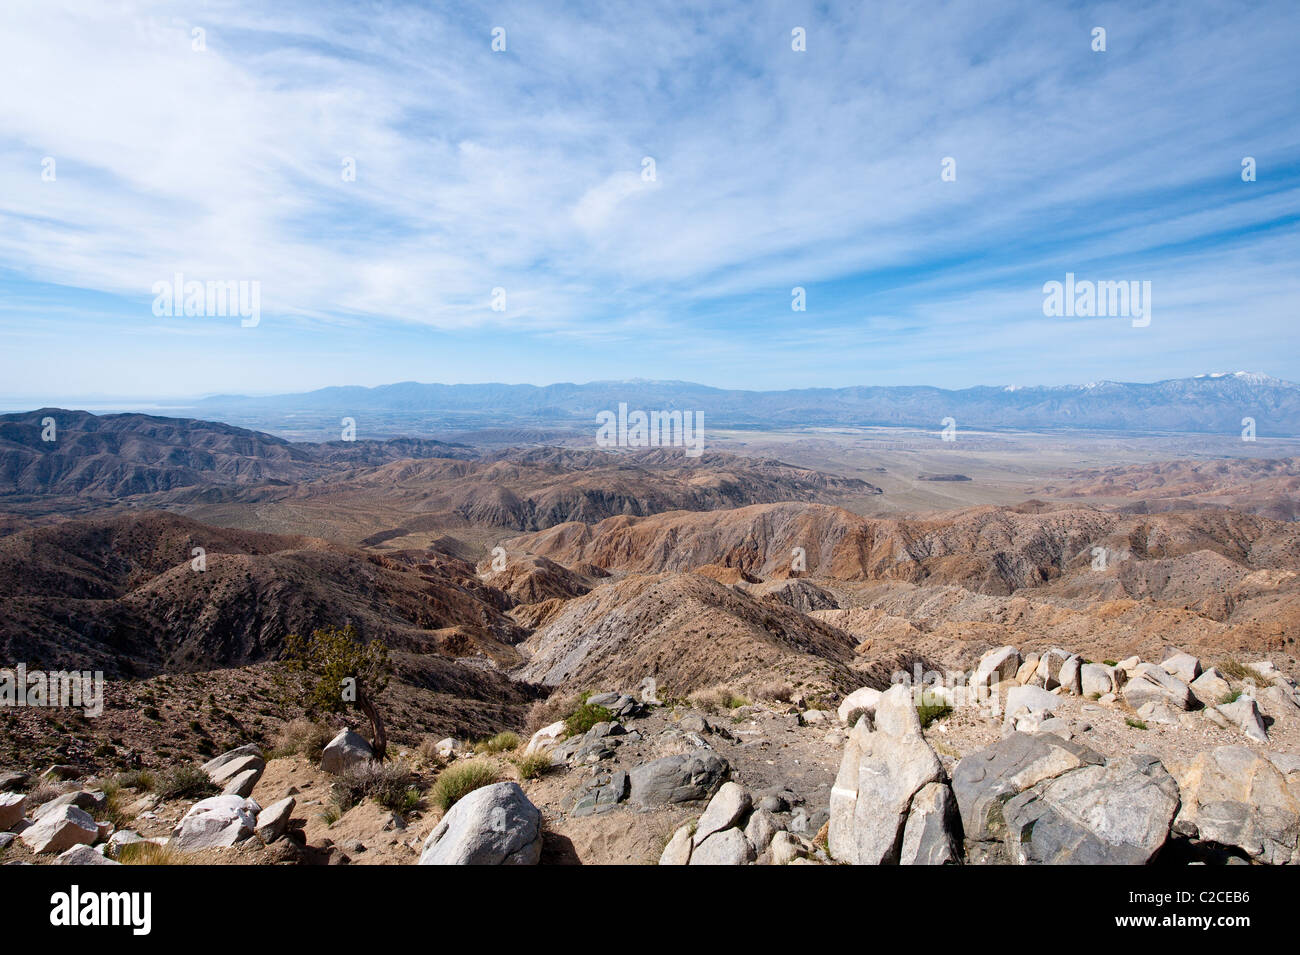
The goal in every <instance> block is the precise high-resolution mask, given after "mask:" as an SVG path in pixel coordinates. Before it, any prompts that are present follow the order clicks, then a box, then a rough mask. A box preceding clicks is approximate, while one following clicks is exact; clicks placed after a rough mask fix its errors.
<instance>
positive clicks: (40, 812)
mask: <svg viewBox="0 0 1300 955" xmlns="http://www.w3.org/2000/svg"><path fill="white" fill-rule="evenodd" d="M106 805H108V799H107V797H106V796H105V795H104V794H103V793H102V792H100V791H98V790H88V789H81V790H78V791H77V792H70V793H64V794H63V795H61V796H55V797H54V798H53V799H51V800H50V801H49V802H45V803H42V804H41V805H39V806H37V807H36V808H35V809H34V810H33V811H32V818H33V819H40V818H41V817H42V816H45V815H48V814H49V813H52V812H58V811H59V810H60V809H62V808H63V807H64V806H76V807H77V808H78V809H84V810H86V812H88V813H91V814H92V815H93V814H94V813H97V812H100V811H102V810H103V809H104V807H105V806H106Z"/></svg>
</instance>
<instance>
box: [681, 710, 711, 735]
mask: <svg viewBox="0 0 1300 955" xmlns="http://www.w3.org/2000/svg"><path fill="white" fill-rule="evenodd" d="M677 728H678V729H680V730H681V731H682V732H684V733H699V734H700V735H705V734H707V733H711V732H713V727H712V726H710V725H709V721H708V720H706V719H705V718H704V717H703V716H701V715H700V714H699V713H687V714H686V715H685V716H683V717H682V718H681V719H680V720H678V721H677Z"/></svg>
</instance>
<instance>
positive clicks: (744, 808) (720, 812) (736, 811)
mask: <svg viewBox="0 0 1300 955" xmlns="http://www.w3.org/2000/svg"><path fill="white" fill-rule="evenodd" d="M750 805H751V800H750V798H749V793H747V792H745V790H744V788H743V787H742V786H741V785H740V784H739V783H732V782H727V783H723V784H722V786H721V787H720V788H719V789H718V791H717V793H716V794H715V795H714V797H713V798H712V799H710V800H709V805H708V806H707V807H706V808H705V810H704V815H702V816H700V819H699V822H698V823H696V825H695V834H694V835H693V836H692V837H691V844H692V845H694V846H697V847H698V846H699V844H700V843H701V842H703V841H704V840H705V839H707V838H708V837H709V836H711V835H713V834H714V833H715V832H721V831H722V830H723V829H730V828H732V827H733V826H734V825H736V823H738V822H739V821H740V819H741V817H743V816H744V815H745V813H747V812H749V807H750Z"/></svg>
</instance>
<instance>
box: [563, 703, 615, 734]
mask: <svg viewBox="0 0 1300 955" xmlns="http://www.w3.org/2000/svg"><path fill="white" fill-rule="evenodd" d="M613 718H614V714H613V713H611V712H610V711H609V710H607V709H605V707H603V706H597V705H596V704H594V703H583V704H581V705H580V706H579V707H578V708H577V709H576V710H574V711H573V712H572V713H570V714H569V716H568V718H567V719H566V720H565V721H564V735H565V736H566V737H568V736H577V735H578V734H580V733H585V732H587V730H589V729H591V728H592V727H593V726H595V725H596V724H597V723H608V722H609V721H610V720H612V719H613Z"/></svg>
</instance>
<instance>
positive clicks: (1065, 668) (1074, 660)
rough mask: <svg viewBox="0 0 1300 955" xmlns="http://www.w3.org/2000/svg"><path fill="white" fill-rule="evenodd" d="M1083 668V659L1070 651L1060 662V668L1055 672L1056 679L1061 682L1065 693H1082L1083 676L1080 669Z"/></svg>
mask: <svg viewBox="0 0 1300 955" xmlns="http://www.w3.org/2000/svg"><path fill="white" fill-rule="evenodd" d="M1082 668H1083V659H1082V658H1081V657H1080V656H1079V655H1078V654H1077V653H1072V654H1070V655H1069V656H1068V657H1066V658H1065V662H1064V663H1062V664H1061V669H1060V670H1059V671H1058V672H1057V676H1056V679H1057V681H1058V682H1059V683H1060V684H1061V689H1063V690H1064V691H1065V692H1067V693H1073V694H1074V695H1075V696H1079V695H1080V694H1082V693H1083V677H1082V673H1081V670H1082Z"/></svg>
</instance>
